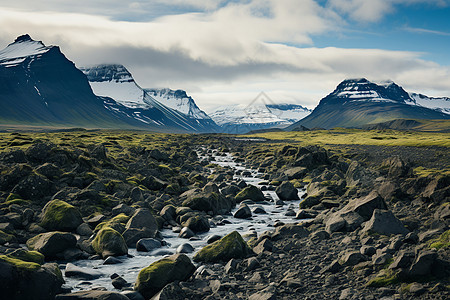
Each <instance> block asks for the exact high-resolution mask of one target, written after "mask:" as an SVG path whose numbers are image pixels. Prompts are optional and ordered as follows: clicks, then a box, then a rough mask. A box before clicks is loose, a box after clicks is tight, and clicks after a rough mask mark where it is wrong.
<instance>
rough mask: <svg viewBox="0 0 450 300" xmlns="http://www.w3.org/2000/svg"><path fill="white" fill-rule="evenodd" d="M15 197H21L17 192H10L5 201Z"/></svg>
mask: <svg viewBox="0 0 450 300" xmlns="http://www.w3.org/2000/svg"><path fill="white" fill-rule="evenodd" d="M16 199H22V197H20V195H18V194H14V193H10V194H9V195H8V197H7V198H6V202H9V201H12V200H16Z"/></svg>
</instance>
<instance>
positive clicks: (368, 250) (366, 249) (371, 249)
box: [359, 245, 377, 256]
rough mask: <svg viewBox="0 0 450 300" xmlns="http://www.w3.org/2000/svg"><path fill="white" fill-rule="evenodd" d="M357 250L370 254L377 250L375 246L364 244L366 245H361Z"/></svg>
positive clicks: (363, 253)
mask: <svg viewBox="0 0 450 300" xmlns="http://www.w3.org/2000/svg"><path fill="white" fill-rule="evenodd" d="M359 252H360V253H361V254H362V255H366V256H372V255H374V254H375V253H376V252H377V249H376V248H375V247H373V246H366V245H364V246H362V247H361V248H360V249H359Z"/></svg>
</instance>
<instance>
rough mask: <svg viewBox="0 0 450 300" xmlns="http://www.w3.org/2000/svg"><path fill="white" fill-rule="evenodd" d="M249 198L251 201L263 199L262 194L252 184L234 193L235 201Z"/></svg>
mask: <svg viewBox="0 0 450 300" xmlns="http://www.w3.org/2000/svg"><path fill="white" fill-rule="evenodd" d="M246 199H250V200H253V201H263V200H264V194H263V193H262V192H261V190H260V189H258V188H257V187H256V186H254V185H249V186H247V187H246V188H244V189H243V190H242V191H240V192H239V193H238V194H237V195H236V202H241V201H243V200H246Z"/></svg>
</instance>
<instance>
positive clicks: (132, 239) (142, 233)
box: [110, 226, 157, 248]
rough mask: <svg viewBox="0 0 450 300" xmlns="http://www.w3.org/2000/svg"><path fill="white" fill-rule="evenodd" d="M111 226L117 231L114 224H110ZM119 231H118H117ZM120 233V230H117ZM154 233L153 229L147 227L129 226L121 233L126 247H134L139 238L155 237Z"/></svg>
mask: <svg viewBox="0 0 450 300" xmlns="http://www.w3.org/2000/svg"><path fill="white" fill-rule="evenodd" d="M110 227H111V228H113V229H114V230H116V231H118V230H117V229H116V226H114V227H113V226H110ZM118 232H119V231H118ZM119 233H120V232H119ZM156 233H157V232H155V231H154V230H150V229H148V228H143V229H139V228H129V229H127V230H125V231H124V232H123V233H122V237H123V238H124V240H125V243H126V244H127V246H128V247H130V248H131V247H135V246H136V243H137V242H138V241H139V240H140V239H145V238H154V237H156Z"/></svg>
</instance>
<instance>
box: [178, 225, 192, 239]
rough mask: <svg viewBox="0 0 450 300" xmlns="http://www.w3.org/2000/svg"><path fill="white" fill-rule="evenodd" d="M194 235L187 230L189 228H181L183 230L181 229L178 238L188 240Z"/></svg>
mask: <svg viewBox="0 0 450 300" xmlns="http://www.w3.org/2000/svg"><path fill="white" fill-rule="evenodd" d="M194 235H195V233H194V232H193V231H192V230H191V229H189V227H183V229H181V231H180V234H179V235H178V237H180V238H183V239H189V238H191V237H193V236H194Z"/></svg>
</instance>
